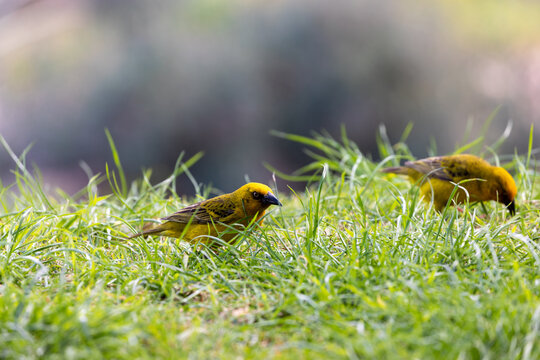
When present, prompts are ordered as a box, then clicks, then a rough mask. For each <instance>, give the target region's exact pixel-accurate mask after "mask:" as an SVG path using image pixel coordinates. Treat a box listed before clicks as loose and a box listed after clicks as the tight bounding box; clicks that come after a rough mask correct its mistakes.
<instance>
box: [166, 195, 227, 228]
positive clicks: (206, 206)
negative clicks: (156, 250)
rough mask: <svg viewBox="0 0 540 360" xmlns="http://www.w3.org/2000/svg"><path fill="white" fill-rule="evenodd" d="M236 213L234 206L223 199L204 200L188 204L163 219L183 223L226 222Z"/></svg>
mask: <svg viewBox="0 0 540 360" xmlns="http://www.w3.org/2000/svg"><path fill="white" fill-rule="evenodd" d="M233 213H234V207H232V206H230V204H226V203H224V202H221V201H215V200H214V201H211V200H207V201H202V202H199V203H196V204H193V205H189V206H186V207H185V208H183V209H182V210H180V211H177V212H175V213H174V214H172V215H169V216H167V217H165V218H163V219H162V220H166V221H173V222H177V223H181V224H187V223H191V224H209V223H215V222H224V221H226V220H227V218H228V217H229V216H231V215H232V214H233Z"/></svg>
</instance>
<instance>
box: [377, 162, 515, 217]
mask: <svg viewBox="0 0 540 360" xmlns="http://www.w3.org/2000/svg"><path fill="white" fill-rule="evenodd" d="M382 171H383V172H386V173H395V174H402V175H407V176H409V179H410V180H411V181H413V182H416V183H418V184H419V186H420V192H421V193H422V195H423V196H424V199H425V200H426V201H432V200H433V205H434V206H435V209H437V210H438V211H441V210H442V209H443V208H444V207H445V206H446V204H447V203H448V199H449V198H450V196H452V192H453V191H454V188H455V184H459V187H460V188H458V189H457V190H456V194H455V195H454V198H453V200H454V201H455V202H456V203H458V204H460V203H463V202H465V201H466V199H467V194H466V192H465V191H464V190H463V189H461V187H462V188H465V189H466V190H467V193H468V194H469V195H468V196H469V199H470V201H489V200H495V201H498V202H500V203H503V204H504V205H506V207H507V209H508V211H510V214H511V215H514V214H515V213H516V208H515V202H514V198H515V196H516V193H517V188H516V183H515V182H514V179H513V178H512V176H511V175H510V174H509V173H508V171H506V170H505V169H503V168H502V167H498V166H491V165H490V164H489V163H488V162H487V161H485V160H483V159H481V158H479V157H477V156H474V155H468V154H461V155H450V156H437V157H430V158H426V159H422V160H417V161H407V162H406V163H405V164H404V166H399V167H392V168H386V169H383V170H382Z"/></svg>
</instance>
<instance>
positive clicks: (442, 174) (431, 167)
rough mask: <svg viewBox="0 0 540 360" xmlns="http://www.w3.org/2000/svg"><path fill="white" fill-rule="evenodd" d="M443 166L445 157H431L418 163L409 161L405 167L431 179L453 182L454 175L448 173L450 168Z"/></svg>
mask: <svg viewBox="0 0 540 360" xmlns="http://www.w3.org/2000/svg"><path fill="white" fill-rule="evenodd" d="M445 165H446V164H443V157H441V156H437V157H430V158H426V159H422V160H417V161H407V162H406V163H405V166H406V167H408V168H411V169H413V170H416V171H418V172H419V173H421V174H425V175H427V176H428V177H430V178H436V179H440V180H445V181H452V180H453V175H452V174H451V173H450V172H449V171H448V167H447V166H445Z"/></svg>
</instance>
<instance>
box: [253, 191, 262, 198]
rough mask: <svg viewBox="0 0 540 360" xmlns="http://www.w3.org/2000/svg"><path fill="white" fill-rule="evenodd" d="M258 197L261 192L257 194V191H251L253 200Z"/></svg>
mask: <svg viewBox="0 0 540 360" xmlns="http://www.w3.org/2000/svg"><path fill="white" fill-rule="evenodd" d="M260 197H261V194H259V193H258V192H256V191H254V192H253V198H254V199H255V200H256V199H258V198H260Z"/></svg>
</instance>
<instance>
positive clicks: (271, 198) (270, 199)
mask: <svg viewBox="0 0 540 360" xmlns="http://www.w3.org/2000/svg"><path fill="white" fill-rule="evenodd" d="M262 203H263V204H265V205H266V204H267V205H279V206H282V205H281V203H280V202H279V200H278V198H277V197H276V196H275V195H274V194H272V193H271V192H270V191H269V192H268V193H267V194H266V195H264V197H263V198H262Z"/></svg>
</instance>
